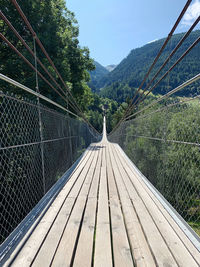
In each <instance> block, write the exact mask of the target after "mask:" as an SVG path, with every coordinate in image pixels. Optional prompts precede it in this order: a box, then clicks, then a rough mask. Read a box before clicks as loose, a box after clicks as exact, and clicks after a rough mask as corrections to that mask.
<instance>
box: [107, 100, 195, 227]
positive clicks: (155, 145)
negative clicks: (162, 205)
mask: <svg viewBox="0 0 200 267" xmlns="http://www.w3.org/2000/svg"><path fill="white" fill-rule="evenodd" d="M159 106H160V107H161V108H162V107H163V105H161V104H159ZM149 113H150V112H149ZM199 125H200V109H199V103H198V102H196V101H192V102H191V103H190V102H188V103H187V104H177V105H175V106H172V107H170V108H166V109H164V110H163V111H161V112H154V113H152V114H151V115H146V116H142V117H141V118H136V119H135V120H132V121H130V122H126V123H124V124H123V125H121V127H120V128H119V129H118V130H117V132H116V133H115V134H114V136H113V137H112V138H111V141H115V142H119V143H120V145H121V146H122V148H123V149H124V150H125V152H126V153H127V154H128V156H129V157H130V158H131V159H132V161H133V162H134V163H135V164H136V165H137V167H138V168H139V169H140V170H141V171H142V173H143V174H144V175H145V176H146V177H147V178H148V179H149V180H150V181H151V182H152V183H153V185H154V186H155V187H156V188H157V189H158V190H159V191H160V192H161V194H162V195H163V196H164V197H165V198H166V199H167V200H168V201H169V202H170V203H171V204H172V205H173V206H174V207H175V208H176V209H177V211H178V212H179V213H180V214H181V215H182V216H183V217H184V218H185V219H186V220H187V221H189V223H190V224H191V225H192V226H194V229H195V230H196V231H199V224H200V208H199V207H200V198H199V188H200V168H199V162H200V153H199V147H198V145H195V144H198V143H199V138H200V135H199ZM122 129H123V130H122ZM121 131H122V133H123V135H121V134H120V133H121ZM187 142H188V143H187ZM191 143H193V145H192V144H191Z"/></svg>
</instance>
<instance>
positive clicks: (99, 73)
mask: <svg viewBox="0 0 200 267" xmlns="http://www.w3.org/2000/svg"><path fill="white" fill-rule="evenodd" d="M94 65H95V67H96V68H95V70H93V71H90V78H91V80H90V82H89V83H88V85H89V86H90V88H91V89H92V91H93V92H98V91H99V90H97V83H98V81H99V80H100V79H101V78H102V77H104V76H105V75H106V74H108V73H109V71H108V70H107V69H106V68H105V67H103V66H102V65H101V64H99V63H98V62H96V61H94Z"/></svg>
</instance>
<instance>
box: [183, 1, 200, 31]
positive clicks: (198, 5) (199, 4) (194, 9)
mask: <svg viewBox="0 0 200 267" xmlns="http://www.w3.org/2000/svg"><path fill="white" fill-rule="evenodd" d="M198 16H200V0H195V1H194V3H192V4H191V5H190V6H189V7H188V9H187V11H186V13H185V15H184V16H183V20H182V22H181V24H182V25H189V26H191V25H192V24H193V22H194V21H195V20H196V19H197V18H198Z"/></svg>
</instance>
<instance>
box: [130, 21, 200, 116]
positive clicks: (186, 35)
mask: <svg viewBox="0 0 200 267" xmlns="http://www.w3.org/2000/svg"><path fill="white" fill-rule="evenodd" d="M199 21H200V16H199V17H198V18H197V19H196V21H195V22H194V23H193V25H192V26H191V27H190V29H189V30H188V31H187V32H186V33H185V34H184V36H183V37H182V38H181V40H180V41H179V43H178V44H177V45H176V47H175V48H174V49H173V51H172V52H171V54H170V55H169V56H168V58H167V59H166V60H165V62H164V63H163V64H162V66H161V67H160V69H159V70H158V71H157V73H156V74H155V75H154V77H153V78H152V79H151V81H150V82H149V83H148V84H147V86H146V87H145V89H144V90H143V92H142V94H140V95H139V97H138V98H137V100H136V101H135V103H133V106H132V108H131V110H130V112H131V111H132V110H133V108H134V105H136V104H137V102H139V101H140V99H141V98H142V96H143V95H144V93H145V92H146V91H147V89H148V88H149V86H150V85H151V84H152V82H153V81H154V80H155V79H156V78H157V76H158V74H159V73H160V72H161V70H162V69H163V68H164V67H165V66H166V64H167V63H168V62H169V60H170V59H171V58H172V56H173V55H174V54H175V53H176V51H177V50H178V48H179V47H180V46H181V45H182V43H183V42H184V41H185V39H186V38H187V37H188V36H189V34H190V33H191V32H192V30H193V29H194V28H195V26H196V25H197V24H198V23H199ZM130 112H129V113H130ZM127 115H128V114H127Z"/></svg>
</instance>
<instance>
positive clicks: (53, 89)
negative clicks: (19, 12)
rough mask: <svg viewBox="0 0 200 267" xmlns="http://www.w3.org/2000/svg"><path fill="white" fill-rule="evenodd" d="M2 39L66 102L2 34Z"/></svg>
mask: <svg viewBox="0 0 200 267" xmlns="http://www.w3.org/2000/svg"><path fill="white" fill-rule="evenodd" d="M0 38H1V39H2V40H3V41H4V42H6V43H7V45H8V46H9V47H10V48H11V49H13V50H14V51H15V53H16V54H18V56H20V57H21V58H22V59H23V60H24V62H26V63H27V64H28V65H29V66H30V67H31V68H32V69H33V70H34V71H35V72H37V73H38V75H39V76H40V77H41V78H42V79H43V80H44V81H45V82H46V83H47V84H48V85H49V86H50V87H51V88H52V89H53V90H54V91H55V92H56V93H57V94H58V95H59V96H60V97H61V98H62V99H63V100H64V101H65V102H66V99H65V97H64V96H63V95H61V93H60V92H59V91H58V90H57V89H56V88H55V87H54V86H53V85H52V84H51V83H50V82H49V81H48V80H47V79H46V78H45V77H44V76H43V75H42V74H41V73H40V72H39V71H38V70H36V68H35V67H34V66H33V65H32V64H31V63H30V62H29V61H28V59H27V58H25V57H24V56H23V55H22V53H20V52H19V50H18V49H17V48H16V47H15V46H14V45H13V44H11V42H10V41H8V39H7V38H6V37H5V36H4V35H3V34H2V33H0Z"/></svg>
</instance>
